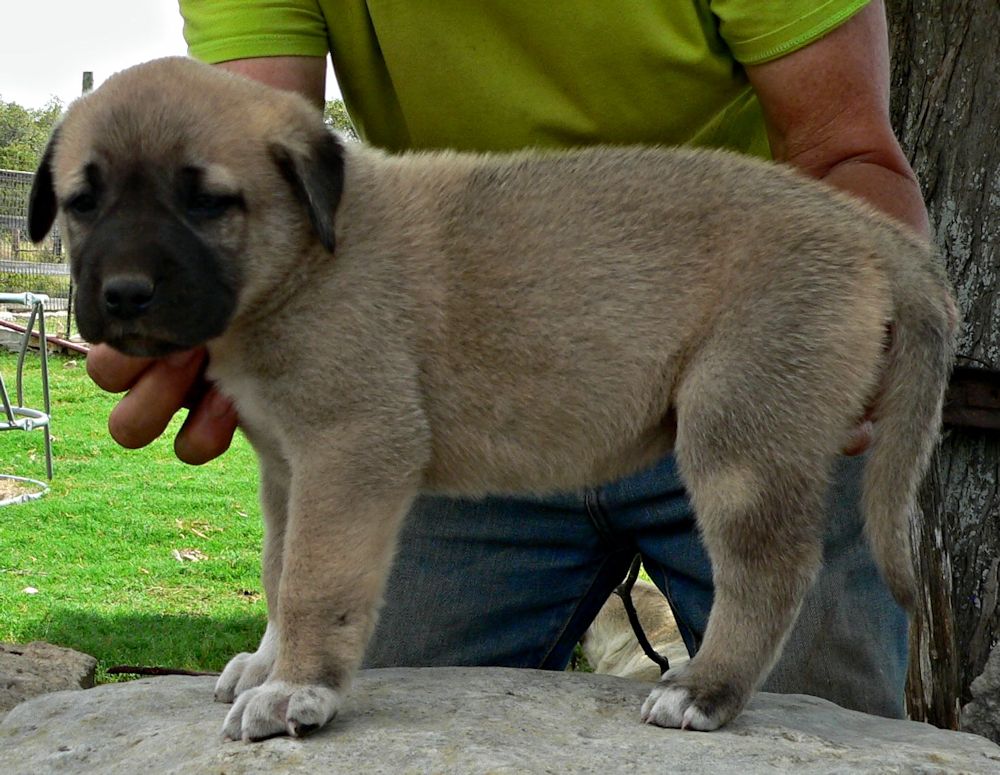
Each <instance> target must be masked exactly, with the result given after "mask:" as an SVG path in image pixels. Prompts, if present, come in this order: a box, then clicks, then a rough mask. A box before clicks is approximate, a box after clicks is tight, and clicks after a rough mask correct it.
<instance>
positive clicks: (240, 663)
mask: <svg viewBox="0 0 1000 775" xmlns="http://www.w3.org/2000/svg"><path fill="white" fill-rule="evenodd" d="M247 435H248V437H249V438H250V442H251V443H252V444H253V446H254V449H255V450H256V452H257V456H258V458H259V460H260V505H261V511H262V512H263V517H264V557H263V564H262V565H263V567H262V572H261V578H262V580H263V583H264V595H265V597H266V599H267V629H266V630H265V631H264V637H263V638H261V641H260V645H259V646H258V647H257V650H256V651H255V652H253V653H249V652H243V653H241V654H237V655H236V656H234V657H233V658H232V659H230V660H229V663H228V664H227V665H226V668H225V670H223V671H222V675H221V676H219V680H218V681H217V682H216V684H215V700H216V702H232V701H233V700H235V699H236V698H237V697H238V696H239V695H241V694H242V693H243V692H245V691H246V690H247V689H252V688H254V687H255V686H260V685H261V684H262V683H264V681H265V680H266V679H267V676H268V675H269V674H270V673H271V668H272V667H273V666H274V658H275V655H276V654H277V651H278V585H279V583H280V580H281V565H282V555H283V554H284V544H285V526H286V523H287V521H288V482H289V478H290V475H291V474H290V470H289V467H288V463H287V462H286V461H285V460H284V459H283V458H282V457H281V455H280V453H279V452H278V450H277V448H276V445H274V444H264V443H263V441H262V440H260V439H258V438H257V437H256V436H255V435H254V434H252V433H249V432H248V433H247Z"/></svg>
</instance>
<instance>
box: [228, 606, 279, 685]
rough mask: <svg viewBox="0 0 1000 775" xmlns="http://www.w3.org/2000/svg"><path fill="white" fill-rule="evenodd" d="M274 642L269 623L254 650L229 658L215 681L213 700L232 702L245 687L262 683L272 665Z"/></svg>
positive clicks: (269, 672) (275, 640) (275, 649)
mask: <svg viewBox="0 0 1000 775" xmlns="http://www.w3.org/2000/svg"><path fill="white" fill-rule="evenodd" d="M276 642H277V639H276V638H275V637H273V635H272V628H271V625H268V627H267V630H265V632H264V637H263V638H261V641H260V646H258V647H257V650H256V651H255V652H253V653H252V654H250V653H248V652H243V653H242V654H237V655H236V656H235V657H233V658H232V659H230V660H229V662H228V663H227V664H226V667H225V669H224V670H223V671H222V675H220V676H219V680H218V681H216V682H215V701H216V702H232V701H233V700H235V699H236V698H237V697H239V696H240V695H241V694H243V692H245V691H247V689H253V688H255V687H257V686H260V685H261V684H262V683H264V681H266V680H267V677H268V676H269V675H270V674H271V668H272V667H273V666H274V657H275V653H276V651H277V648H276V645H275V644H276Z"/></svg>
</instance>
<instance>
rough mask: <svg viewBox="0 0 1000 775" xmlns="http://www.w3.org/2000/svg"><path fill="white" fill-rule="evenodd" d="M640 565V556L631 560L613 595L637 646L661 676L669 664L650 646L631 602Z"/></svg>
mask: <svg viewBox="0 0 1000 775" xmlns="http://www.w3.org/2000/svg"><path fill="white" fill-rule="evenodd" d="M641 565H642V556H641V555H638V554H637V555H636V556H635V559H634V560H632V566H631V567H630V568H629V569H628V576H626V577H625V581H623V582H622V583H621V584H619V585H618V586H617V587H615V594H616V595H618V597H620V598H621V599H622V604H623V605H624V606H625V613H626V614H627V615H628V622H629V624H631V625H632V632H634V633H635V637H636V640H638V641H639V646H640V647H641V648H642V651H643V653H644V654H645V655H646V656H647V657H649V658H650V659H651V660H653V661H654V662H655V663H656V664H657V665H659V667H660V675H663V674H664V673H665V672H667V671H668V670H669V669H670V662H669V661H668V660H667V658H666V657H665V656H663V655H662V654H659V653H657V651H656V650H655V649H654V648H653V647H652V646H651V645H650V643H649V639H648V638H647V637H646V633H645V632H643V630H642V624H640V622H639V614H638V613H636V610H635V603H633V602H632V587H634V586H635V580H636V579H637V578H639V567H640V566H641Z"/></svg>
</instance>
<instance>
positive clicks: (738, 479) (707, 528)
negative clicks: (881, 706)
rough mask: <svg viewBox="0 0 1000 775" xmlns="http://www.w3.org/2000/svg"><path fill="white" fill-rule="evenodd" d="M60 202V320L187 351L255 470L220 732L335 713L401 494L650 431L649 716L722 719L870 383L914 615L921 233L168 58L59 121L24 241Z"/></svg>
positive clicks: (567, 469)
mask: <svg viewBox="0 0 1000 775" xmlns="http://www.w3.org/2000/svg"><path fill="white" fill-rule="evenodd" d="M57 214H58V216H59V217H60V219H61V223H62V227H63V229H64V233H65V234H66V235H67V238H68V242H69V245H70V249H71V250H70V253H71V256H72V265H71V269H72V274H73V278H74V282H75V287H76V289H77V291H76V292H77V310H78V321H79V327H80V331H81V333H82V334H83V336H84V337H85V338H87V339H88V340H89V341H91V342H107V343H108V344H110V345H111V346H113V347H115V348H117V349H119V350H121V351H122V352H125V353H129V354H132V355H142V356H159V355H165V354H167V353H170V352H174V351H177V350H180V349H184V348H189V347H193V346H196V345H201V344H205V345H207V347H208V350H209V353H210V357H211V365H210V372H209V376H210V378H211V379H213V380H215V381H216V382H217V384H218V386H219V388H220V389H221V390H222V391H223V392H225V393H226V394H228V395H229V396H231V397H232V399H233V401H234V402H235V405H236V407H237V409H238V411H239V415H240V418H241V423H242V427H243V429H244V430H245V432H246V435H247V437H248V438H249V440H250V442H251V443H252V445H253V446H254V448H255V450H256V452H257V455H258V457H259V459H260V466H261V500H262V504H263V512H264V518H265V522H266V533H265V546H264V559H263V580H264V588H265V592H266V595H267V603H268V626H267V630H266V632H265V635H264V637H263V639H262V641H261V643H260V646H259V648H258V649H257V651H256V652H254V653H253V654H241V655H237V656H236V657H234V658H233V660H232V661H231V662H230V663H229V665H227V667H226V669H225V671H224V672H223V674H222V676H221V677H220V679H219V682H218V685H217V687H216V697H217V699H219V700H221V701H224V702H234V704H233V707H232V708H231V709H230V711H229V713H228V715H227V717H226V720H225V722H224V727H223V729H224V734H225V735H226V736H227V737H229V738H236V739H238V738H242V739H245V740H257V739H262V738H266V737H270V736H273V735H276V734H285V733H287V734H291V735H301V734H304V733H306V732H308V731H310V730H312V729H315V728H317V727H319V726H321V725H323V724H325V723H327V722H328V721H329V720H330V719H331V718H332V717H333V716H334V715H335V714H336V712H337V710H338V708H339V707H340V706H341V703H342V698H343V694H344V692H346V691H347V689H348V686H349V684H350V680H351V676H352V674H353V673H354V672H355V670H356V668H357V667H358V664H359V663H360V660H361V657H362V654H363V651H364V648H365V644H366V642H367V640H368V638H369V636H370V634H371V632H372V629H373V625H374V622H375V620H376V616H377V612H378V608H379V602H380V599H381V596H382V593H383V589H384V582H385V579H386V576H387V573H388V570H389V567H390V564H391V561H392V557H393V553H394V551H395V548H396V538H397V535H398V532H399V527H400V523H401V521H402V519H403V518H404V515H405V514H406V512H407V510H408V508H409V506H410V504H411V503H412V502H413V500H414V498H415V497H416V495H417V494H418V493H419V492H421V491H428V492H436V493H443V494H462V495H466V496H479V495H486V494H489V493H497V494H504V493H549V492H553V491H566V490H572V489H577V488H582V487H586V486H592V485H596V484H599V483H603V482H607V481H609V480H612V479H614V478H616V477H619V476H622V475H625V474H628V473H631V472H634V471H636V470H638V469H640V468H642V467H644V466H648V465H651V464H652V463H653V462H654V461H656V460H657V459H659V458H660V457H661V456H663V455H664V454H666V453H667V452H668V451H670V450H674V452H675V454H676V457H677V460H678V465H679V467H680V471H681V474H682V476H683V479H684V482H685V484H686V486H687V488H688V491H689V493H690V495H691V500H692V503H693V506H694V509H695V512H696V515H697V521H698V525H699V529H700V531H701V535H702V537H703V539H704V543H705V545H706V548H707V550H708V553H709V555H710V557H711V560H712V565H713V568H714V585H715V598H714V605H713V608H712V611H711V615H710V617H709V621H708V626H707V630H706V632H705V635H704V640H703V643H702V646H701V649H700V651H699V652H698V654H697V655H696V656H695V657H694V658H693V659H691V660H690V661H689V662H687V663H685V664H683V665H681V666H679V667H677V668H675V669H673V670H671V671H669V672H668V673H667V674H666V675H664V676H663V679H662V680H661V682H659V683H658V684H657V685H656V687H655V688H654V689H653V691H652V693H651V694H650V696H649V698H648V699H647V701H646V702H645V704H644V706H643V708H642V718H643V720H645V721H648V722H650V723H654V724H658V725H662V726H670V727H686V728H693V729H703V730H710V729H715V728H716V727H718V726H720V725H722V724H725V723H726V722H727V721H729V720H730V719H732V718H733V717H734V716H735V715H736V714H737V713H739V712H740V710H741V709H742V708H743V706H744V705H745V703H746V701H747V699H748V698H749V697H750V695H751V693H752V692H753V691H754V689H755V688H756V686H757V685H758V683H759V681H760V680H761V679H762V677H763V676H765V675H766V674H767V672H768V670H769V669H770V667H771V666H772V664H773V663H774V661H775V659H776V657H777V655H778V654H779V652H780V649H781V646H782V644H783V641H784V638H785V636H786V633H787V632H788V630H789V628H790V627H791V625H792V623H793V621H794V620H795V617H796V615H797V612H798V609H799V605H800V603H801V601H802V598H803V595H804V594H805V592H806V590H807V589H808V587H809V586H810V584H811V583H812V580H813V578H814V574H815V573H816V570H817V568H818V566H819V563H820V556H821V533H822V521H823V516H822V515H823V496H824V493H825V491H826V487H827V481H828V475H829V472H830V470H831V466H832V463H833V461H834V459H835V457H836V455H837V453H838V450H839V449H840V448H841V446H842V445H843V444H844V443H845V441H846V439H847V438H848V435H849V432H850V429H851V428H852V426H853V425H854V423H855V422H856V421H857V420H858V419H859V418H860V417H861V416H862V414H863V412H864V410H865V407H866V405H868V404H869V403H870V402H871V401H873V400H876V394H877V393H878V395H877V407H876V408H877V412H878V416H879V420H880V422H879V424H878V428H877V433H876V438H875V441H874V445H873V448H872V451H871V456H870V460H869V462H868V465H867V471H866V477H865V483H864V493H863V508H864V511H865V514H866V532H867V536H868V539H869V540H870V542H871V545H872V548H873V551H874V555H875V557H876V559H877V561H878V563H879V565H880V568H881V571H882V573H883V574H884V576H885V579H886V581H887V583H888V584H889V586H890V588H891V589H892V591H893V592H894V594H895V596H896V598H897V599H898V600H899V601H900V602H901V603H902V604H904V605H907V606H909V605H911V604H912V603H913V600H914V594H915V592H914V590H915V581H914V571H913V567H912V563H911V557H910V549H909V540H910V538H909V536H910V527H909V519H910V516H911V510H912V506H913V500H914V493H915V491H916V488H917V485H918V483H919V481H920V479H921V477H922V475H923V473H924V471H925V469H926V466H927V462H928V459H929V456H930V453H931V450H932V448H933V446H934V444H935V442H936V439H937V435H938V430H939V425H940V409H941V401H942V396H943V391H944V387H945V384H946V381H947V376H948V373H949V371H950V368H951V363H952V356H953V338H954V333H955V328H956V314H955V306H954V303H953V301H952V299H951V295H950V291H949V289H948V283H947V282H946V279H945V277H944V275H943V273H942V270H941V269H940V267H939V266H938V264H937V262H936V261H935V257H934V255H933V252H932V250H931V248H930V247H929V245H928V244H926V243H925V242H924V241H923V240H922V239H920V238H918V237H916V236H915V235H912V234H910V233H909V232H907V231H906V230H905V229H903V228H902V227H900V226H897V225H896V224H894V223H892V222H890V221H889V220H888V219H887V218H885V217H883V216H881V215H879V214H877V213H876V212H874V210H872V209H871V208H869V207H867V206H865V205H863V204H861V203H859V202H857V201H855V200H853V199H851V198H849V197H847V196H844V195H840V194H836V193H834V192H833V191H832V190H831V189H829V188H828V187H826V186H824V185H822V184H820V183H818V182H815V181H812V180H808V179H806V178H805V177H804V176H801V175H799V174H798V173H796V172H794V171H792V170H790V169H786V168H783V167H781V166H778V165H774V164H769V163H766V162H762V161H759V160H752V159H746V158H741V157H738V156H736V155H733V154H728V153H724V152H717V151H704V150H680V149H677V150H667V149H655V148H590V149H584V150H579V151H571V152H564V153H555V152H536V151H525V152H520V153H514V154H509V155H499V154H485V155H479V154H465V153H449V152H442V153H414V154H402V155H389V154H386V153H382V152H380V151H378V150H376V149H373V148H369V147H365V146H364V145H361V144H353V143H352V144H344V143H341V142H340V141H339V140H338V139H337V138H336V137H335V136H334V135H332V134H330V133H329V132H328V131H327V129H326V127H325V126H324V124H323V121H322V118H321V116H320V115H319V113H318V112H317V111H316V110H315V108H314V107H313V106H312V105H310V104H309V103H308V102H307V101H305V100H303V99H301V98H299V97H298V96H296V95H293V94H289V93H283V92H279V91H276V90H273V89H270V88H267V87H265V86H262V85H260V84H256V83H253V82H250V81H247V80H243V79H240V78H238V77H236V76H233V75H230V74H228V73H225V72H221V71H219V70H217V69H213V68H211V67H209V66H207V65H203V64H199V63H196V62H193V61H191V60H185V59H168V60H161V61H155V62H152V63H147V64H145V65H140V66H138V67H135V68H132V69H130V70H127V71H124V72H122V73H119V74H118V75H116V76H114V77H112V78H110V79H109V80H108V81H107V82H106V84H105V85H103V86H102V87H101V88H100V89H98V90H97V91H95V92H94V93H93V94H91V95H88V96H86V97H84V98H81V99H80V100H78V101H77V102H75V103H74V104H73V105H72V106H71V107H70V108H69V110H68V111H67V113H66V116H65V118H64V120H63V121H62V122H61V124H60V125H59V126H58V127H57V128H56V130H55V132H54V134H53V136H52V138H51V140H50V143H49V145H48V147H47V149H46V151H45V154H44V158H43V160H42V162H41V165H40V167H39V170H38V173H37V175H36V178H35V185H34V188H33V190H32V193H31V200H30V212H29V227H30V233H31V235H32V237H33V238H34V239H36V240H38V239H41V238H42V237H43V236H44V235H45V234H46V232H47V231H48V230H49V229H50V227H51V226H52V224H53V222H54V220H55V219H56V217H57ZM890 321H891V322H892V325H893V332H894V333H893V337H892V341H891V343H887V342H886V335H885V332H886V329H887V324H888V323H889V322H890ZM293 330H294V331H295V332H296V334H295V335H294V336H288V335H287V332H288V331H293ZM887 344H888V347H887ZM880 384H882V385H883V386H884V389H883V390H882V391H881V392H880V393H879V392H878V391H877V388H878V386H879V385H880Z"/></svg>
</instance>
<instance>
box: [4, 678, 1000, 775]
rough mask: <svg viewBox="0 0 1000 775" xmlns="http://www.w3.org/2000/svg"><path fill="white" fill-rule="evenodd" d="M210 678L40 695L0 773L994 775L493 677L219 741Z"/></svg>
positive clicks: (947, 758) (850, 734)
mask: <svg viewBox="0 0 1000 775" xmlns="http://www.w3.org/2000/svg"><path fill="white" fill-rule="evenodd" d="M212 687H213V679H211V678H185V677H177V676H171V677H165V678H150V679H144V680H140V681H134V682H130V683H123V684H110V685H106V686H100V687H98V688H96V689H90V690H88V691H86V692H60V693H57V694H50V695H46V696H44V697H38V698H35V699H33V700H30V701H29V702H26V703H24V704H23V705H20V706H19V707H17V708H16V709H14V710H13V711H12V712H11V713H10V714H9V715H8V716H7V718H6V719H5V720H4V721H3V723H2V724H0V772H3V773H5V775H19V774H23V775H43V774H44V773H54V772H58V773H102V774H105V773H106V774H108V775H111V774H113V773H123V774H124V773H128V775H134V773H137V772H139V773H142V772H148V773H157V775H160V774H161V773H185V775H188V774H189V773H213V775H219V773H226V774H227V775H237V774H239V773H256V772H265V771H266V772H275V773H316V772H322V773H352V775H353V774H354V773H392V775H396V774H397V773H424V772H434V773H462V774H463V775H465V774H466V773H485V772H490V773H535V772H537V773H559V774H560V775H561V774H562V773H589V772H592V773H601V775H608V774H609V773H618V772H622V773H626V772H627V773H633V772H671V773H712V774H713V775H716V774H717V773H718V774H722V775H724V774H725V773H741V775H745V774H746V773H773V772H795V773H796V774H797V775H798V774H799V773H832V772H842V773H887V772H907V773H961V772H967V773H977V774H979V773H994V772H995V773H1000V748H998V747H997V746H995V745H994V744H993V743H991V742H989V741H988V740H986V739H984V738H981V737H976V736H974V735H966V734H963V733H959V732H944V731H941V730H937V729H934V728H933V727H929V726H926V725H923V724H917V723H913V722H905V721H889V720H886V719H879V718H875V717H872V716H866V715H864V714H861V713H855V712H853V711H846V710H843V709H841V708H838V707H837V706H835V705H833V704H831V703H828V702H826V701H825V700H819V699H815V698H812V697H804V696H793V695H787V696H781V695H768V694H761V695H758V696H757V697H756V698H755V699H754V700H753V701H752V703H751V705H750V707H749V708H748V710H747V711H746V712H745V713H744V714H743V715H742V716H741V717H740V718H739V719H737V720H736V721H735V722H733V723H732V724H730V725H729V726H728V727H726V728H725V729H723V730H720V731H717V732H711V733H701V732H680V731H676V730H667V729H659V728H656V727H651V726H645V725H643V724H641V723H640V722H639V705H640V703H641V702H642V700H643V698H644V697H645V695H646V693H647V692H648V690H649V684H645V683H640V682H635V681H629V680H625V679H621V678H615V677H613V676H602V675H592V674H582V673H573V674H565V673H553V672H540V671H530V670H507V669H502V668H428V669H390V670H370V671H364V672H362V673H361V674H360V676H359V677H358V680H357V682H356V685H355V689H354V692H353V694H352V698H351V700H350V702H349V704H348V705H347V707H346V708H345V709H344V710H343V711H342V712H341V715H340V716H339V717H338V718H337V719H336V720H335V721H334V722H333V724H331V725H330V726H329V727H327V728H325V729H323V730H321V731H320V732H318V733H316V734H314V735H313V736H311V737H307V738H305V739H303V740H292V739H288V738H274V739H271V740H266V741H264V742H261V743H255V744H244V743H236V742H223V741H222V740H221V738H220V736H219V730H220V728H221V726H222V720H223V717H224V716H225V713H226V711H227V709H228V706H225V705H219V704H216V703H213V702H212Z"/></svg>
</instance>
